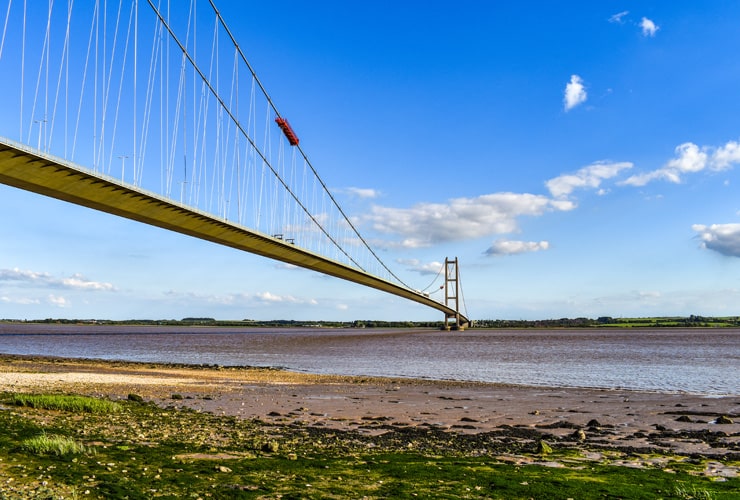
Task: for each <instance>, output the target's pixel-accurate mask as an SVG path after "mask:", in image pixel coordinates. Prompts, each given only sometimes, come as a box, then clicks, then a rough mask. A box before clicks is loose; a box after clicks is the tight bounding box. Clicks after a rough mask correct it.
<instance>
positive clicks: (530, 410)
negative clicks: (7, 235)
mask: <svg viewBox="0 0 740 500" xmlns="http://www.w3.org/2000/svg"><path fill="white" fill-rule="evenodd" d="M0 391H5V392H62V393H75V394H85V395H92V396H104V397H109V398H113V399H118V398H126V397H127V396H128V395H129V394H132V393H133V394H137V395H140V396H142V397H143V398H144V399H146V400H149V401H152V402H154V403H156V404H158V405H160V406H164V407H168V406H174V407H186V408H190V409H194V410H197V411H204V412H211V413H213V414H216V415H230V416H238V417H241V418H246V419H258V420H261V421H264V422H266V423H270V424H276V425H285V424H290V425H295V424H299V425H306V426H312V427H322V428H332V429H341V430H347V431H354V432H360V433H366V434H374V435H377V434H382V433H385V432H388V431H389V430H393V429H404V428H405V429H407V428H419V429H433V430H439V431H443V432H454V433H463V434H474V435H481V436H483V435H485V436H489V437H490V436H500V437H501V439H515V438H518V439H522V440H530V441H531V440H533V439H538V438H539V437H541V438H542V439H545V440H548V441H550V442H553V441H558V442H563V443H565V445H567V446H576V447H580V448H585V449H599V450H604V449H616V450H623V451H635V452H651V451H659V452H661V453H675V454H681V455H695V456H704V457H713V458H718V459H723V458H727V459H729V460H738V459H740V395H732V396H722V397H706V396H700V395H691V394H665V393H651V392H636V391H625V390H600V389H583V388H546V387H525V386H507V385H497V384H485V383H467V382H452V381H429V380H410V379H386V378H371V377H345V376H329V375H311V374H302V373H295V372H289V371H283V370H273V369H265V368H223V367H201V366H181V365H162V364H150V363H129V362H108V361H94V360H69V359H56V358H41V357H28V356H10V355H0ZM173 395H174V396H175V397H174V398H173ZM728 419H729V420H728ZM725 422H727V423H725ZM730 422H731V423H730Z"/></svg>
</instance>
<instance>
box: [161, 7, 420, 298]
mask: <svg viewBox="0 0 740 500" xmlns="http://www.w3.org/2000/svg"><path fill="white" fill-rule="evenodd" d="M148 1H149V4H150V5H151V4H152V2H151V0H148ZM208 1H209V3H210V4H211V8H212V9H213V11H214V13H215V14H216V17H217V18H218V20H219V22H220V23H221V26H223V28H224V30H225V31H226V33H227V34H228V35H229V38H231V43H233V44H234V46H235V47H236V49H237V50H238V51H239V55H240V57H241V59H242V61H243V62H244V64H246V66H247V68H249V71H250V72H251V73H252V77H253V78H254V79H255V81H256V82H257V85H259V87H260V89H261V90H262V93H263V94H264V96H265V99H266V100H267V102H268V104H269V105H270V107H271V108H272V109H273V111H274V112H275V115H276V116H277V117H278V118H279V117H281V116H282V115H281V114H280V112H279V111H278V109H277V106H275V103H274V102H273V101H272V99H271V98H270V95H269V94H268V93H267V90H266V89H265V87H264V86H263V85H262V82H261V81H260V80H259V78H258V77H257V74H256V73H255V71H254V69H253V68H252V65H251V64H249V61H248V60H247V58H246V56H245V55H244V52H243V51H242V49H241V47H240V46H239V43H238V42H237V41H236V38H234V35H233V34H232V33H231V30H230V29H229V27H228V26H227V25H226V21H225V20H224V18H223V17H222V16H221V13H220V12H219V10H218V8H217V7H216V5H215V4H214V2H213V0H208ZM152 7H153V6H152ZM157 14H158V15H159V13H157ZM160 18H161V16H160ZM172 36H173V37H174V34H173V35H172ZM193 64H194V63H193ZM227 112H228V111H227ZM229 115H231V113H229ZM234 120H235V119H234ZM237 123H238V122H237ZM240 128H241V126H240ZM250 142H251V140H250ZM295 147H296V148H298V151H300V153H301V155H302V156H303V159H304V160H305V161H306V163H307V165H308V166H309V168H310V169H311V171H312V172H313V174H314V176H315V177H316V178H317V179H318V181H319V183H321V186H322V187H323V189H324V191H325V192H326V194H327V195H328V196H329V198H330V199H331V201H332V203H333V204H334V206H335V207H336V208H337V210H338V211H339V213H340V214H341V215H342V217H343V218H344V220H345V222H346V223H347V224H348V225H349V227H351V228H352V231H353V232H354V233H355V235H356V236H357V237H358V238H359V239H360V241H361V242H362V243H363V245H365V248H367V250H368V251H369V252H370V253H371V254H372V255H373V257H374V258H375V260H376V261H377V262H378V263H379V264H380V265H381V266H382V267H383V269H385V270H386V271H387V272H388V273H389V274H390V275H391V276H393V278H395V279H396V281H398V282H399V283H400V284H402V285H403V286H405V287H406V288H408V289H410V290H411V289H412V288H411V287H410V286H409V285H407V284H406V283H404V282H403V280H401V278H399V277H398V276H396V274H395V273H394V272H393V271H391V270H390V269H389V268H388V266H387V265H386V264H385V263H384V262H383V261H382V260H381V259H380V257H378V255H377V254H376V253H375V251H374V250H373V249H372V248H371V247H370V244H369V243H368V242H367V240H365V238H364V237H363V236H362V235H361V234H360V232H359V231H358V230H357V228H356V227H355V225H354V224H353V223H352V221H351V220H350V218H349V217H348V216H347V214H346V213H345V212H344V210H343V209H342V207H341V206H340V205H339V203H338V202H337V200H336V199H335V198H334V195H332V193H331V191H330V190H329V188H328V187H327V186H326V184H325V183H324V181H323V180H322V179H321V177H320V176H319V173H318V172H317V171H316V169H315V168H314V167H313V164H311V161H310V160H309V159H308V156H307V155H306V153H305V152H304V151H303V149H302V148H301V146H300V144H296V146H295ZM270 168H272V167H270ZM281 181H282V179H281ZM283 184H284V183H283ZM286 189H287V186H286ZM291 195H293V193H292V192H291ZM293 197H294V198H295V195H293ZM296 201H297V202H298V203H299V205H301V207H302V208H303V209H304V210H306V208H305V207H304V206H303V204H302V203H301V202H300V201H299V200H298V199H297V198H296ZM306 213H307V214H308V215H309V217H311V219H313V220H314V222H316V223H317V224H318V222H317V221H316V219H314V217H313V216H312V215H311V214H310V213H309V212H308V211H307V210H306ZM318 225H319V227H320V228H321V230H322V231H323V232H324V234H326V235H327V236H328V237H329V238H330V239H331V241H332V242H333V243H334V244H335V245H337V246H338V248H339V249H340V250H341V251H342V253H344V254H345V255H346V256H347V257H349V255H347V253H346V252H345V250H344V249H343V248H342V247H341V246H339V245H338V244H337V243H336V241H334V239H333V238H331V237H330V236H329V235H328V234H327V233H326V231H325V230H324V228H323V227H322V226H321V225H320V224H318ZM349 259H350V260H351V261H352V262H354V263H355V265H357V267H359V268H360V269H363V268H362V266H360V265H359V264H358V263H357V262H355V260H354V259H353V258H352V257H349ZM363 270H364V269H363Z"/></svg>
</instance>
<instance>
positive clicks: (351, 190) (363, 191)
mask: <svg viewBox="0 0 740 500" xmlns="http://www.w3.org/2000/svg"><path fill="white" fill-rule="evenodd" d="M341 191H343V192H345V193H348V194H350V195H352V196H355V197H357V198H362V199H365V200H370V199H374V198H378V197H379V196H380V191H378V190H377V189H371V188H358V187H348V188H345V189H342V190H341Z"/></svg>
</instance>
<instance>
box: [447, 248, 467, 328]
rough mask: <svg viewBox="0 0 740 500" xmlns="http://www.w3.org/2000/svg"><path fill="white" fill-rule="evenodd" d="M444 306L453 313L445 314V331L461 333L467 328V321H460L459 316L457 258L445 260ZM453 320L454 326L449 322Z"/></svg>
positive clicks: (458, 270) (458, 271)
mask: <svg viewBox="0 0 740 500" xmlns="http://www.w3.org/2000/svg"><path fill="white" fill-rule="evenodd" d="M444 288H445V305H446V306H447V307H448V308H450V309H452V310H453V311H454V313H448V312H446V313H445V323H444V329H445V330H447V331H450V330H458V331H462V330H464V329H465V327H466V326H467V324H468V323H467V321H464V322H463V321H461V314H460V269H459V268H458V266H457V257H455V258H454V259H450V258H445V285H444ZM452 319H454V320H455V322H454V324H452V323H450V320H452Z"/></svg>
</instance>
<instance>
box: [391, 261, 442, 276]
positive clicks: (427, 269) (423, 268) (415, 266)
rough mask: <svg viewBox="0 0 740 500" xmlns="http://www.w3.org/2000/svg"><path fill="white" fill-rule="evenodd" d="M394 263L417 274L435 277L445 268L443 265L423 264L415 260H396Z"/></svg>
mask: <svg viewBox="0 0 740 500" xmlns="http://www.w3.org/2000/svg"><path fill="white" fill-rule="evenodd" d="M396 262H398V263H399V264H401V265H404V266H406V267H407V269H408V270H409V271H413V272H415V273H419V274H431V275H436V274H439V273H440V272H441V271H442V269H443V268H444V267H445V265H444V263H442V262H437V261H432V262H428V263H423V262H421V261H419V260H417V259H397V260H396Z"/></svg>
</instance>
